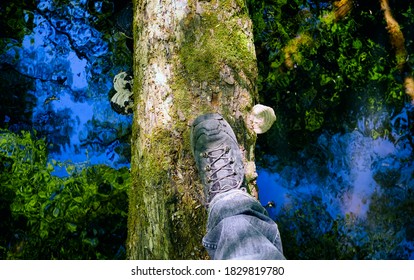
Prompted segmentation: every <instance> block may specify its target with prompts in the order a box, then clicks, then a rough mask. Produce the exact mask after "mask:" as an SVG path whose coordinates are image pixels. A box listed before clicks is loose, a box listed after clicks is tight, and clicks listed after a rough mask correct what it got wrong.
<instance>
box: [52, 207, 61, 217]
mask: <svg viewBox="0 0 414 280" xmlns="http://www.w3.org/2000/svg"><path fill="white" fill-rule="evenodd" d="M59 212H60V210H59V208H57V207H56V208H55V209H54V210H53V213H52V215H53V217H55V218H57V217H58V216H59Z"/></svg>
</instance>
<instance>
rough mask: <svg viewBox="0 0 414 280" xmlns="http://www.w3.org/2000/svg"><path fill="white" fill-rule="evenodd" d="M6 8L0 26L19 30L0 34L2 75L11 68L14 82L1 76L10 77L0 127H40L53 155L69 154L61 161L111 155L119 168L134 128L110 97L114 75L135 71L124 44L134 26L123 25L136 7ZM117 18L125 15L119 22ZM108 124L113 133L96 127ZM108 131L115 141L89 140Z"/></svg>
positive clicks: (44, 4) (47, 4)
mask: <svg viewBox="0 0 414 280" xmlns="http://www.w3.org/2000/svg"><path fill="white" fill-rule="evenodd" d="M3 3H4V7H7V9H6V8H5V9H0V15H3V16H4V15H6V16H8V19H5V18H2V19H0V26H4V27H10V26H11V25H13V28H14V30H15V32H14V33H11V32H3V31H0V32H2V33H1V34H0V35H1V36H0V37H1V38H2V39H1V43H0V45H1V46H2V51H1V52H0V64H1V65H3V66H2V69H0V70H3V69H4V70H5V71H6V70H7V71H8V70H9V69H10V70H11V71H12V72H13V73H15V77H16V78H10V77H8V76H7V74H4V75H2V77H1V79H4V80H7V82H5V83H2V88H1V90H2V91H4V92H7V94H8V95H7V96H8V97H6V102H4V103H3V105H1V106H5V109H4V110H1V113H0V114H1V115H0V117H1V119H0V122H1V124H0V125H1V126H2V127H6V126H8V127H10V125H14V127H15V129H16V130H20V129H26V130H27V129H30V128H31V127H32V128H33V129H35V130H38V132H39V134H38V135H39V136H45V137H46V138H47V141H48V142H49V143H50V144H53V145H50V146H49V147H50V148H51V150H50V151H51V152H52V153H64V154H66V156H65V157H64V158H61V159H63V160H64V159H71V155H70V154H71V153H73V154H74V155H75V154H85V152H86V151H88V152H89V154H94V153H95V154H98V153H102V151H106V153H108V154H111V155H108V156H107V157H106V160H105V161H106V162H108V163H110V164H112V163H113V164H116V163H114V162H113V160H114V158H115V157H114V156H113V155H112V154H113V153H117V152H118V151H123V152H122V155H119V156H120V157H121V158H124V159H123V160H122V161H123V162H124V163H125V152H124V150H125V146H126V145H127V146H129V140H128V137H127V135H125V134H124V133H129V131H128V130H125V129H123V128H122V127H127V126H129V124H130V122H131V117H125V116H118V115H117V114H116V113H115V112H114V111H113V110H112V109H111V107H110V104H109V97H108V95H109V91H110V90H111V88H112V87H113V85H112V80H113V77H114V76H115V75H116V74H117V73H119V72H121V71H126V70H129V69H130V68H131V61H132V57H131V53H130V50H129V49H128V47H127V41H128V44H129V42H130V39H128V38H127V37H126V35H128V36H130V35H131V33H128V28H130V27H131V26H130V25H129V26H128V25H126V27H125V23H127V22H128V20H129V19H128V18H129V17H130V16H132V14H131V13H129V12H131V11H132V10H129V12H128V11H127V10H125V9H124V10H123V8H124V7H127V6H128V5H127V3H129V1H82V0H80V1H65V0H63V1H48V0H43V1H37V2H36V4H37V5H36V6H31V5H29V4H25V3H17V4H16V3H14V1H6V2H2V5H3ZM125 11H126V12H125ZM17 15H20V17H17ZM114 15H120V17H119V16H118V20H117V18H116V17H115V16H114ZM16 21H18V23H16ZM115 22H116V23H117V24H116V25H115ZM16 26H17V27H18V28H17V27H16ZM19 28H20V29H22V30H23V31H24V32H23V31H19V30H17V29H19ZM119 28H121V29H119ZM7 30H10V28H9V29H7ZM18 31H19V32H18ZM5 71H2V73H4V72H5ZM17 77H22V78H21V80H23V81H27V84H28V85H29V84H32V85H33V86H32V87H31V88H30V89H31V91H30V92H28V88H22V87H24V83H20V84H18V85H17V82H18V78H17ZM14 81H15V82H14ZM16 85H17V86H16ZM10 88H13V89H12V90H9V89H10ZM17 91H18V93H16V92H17ZM26 92H27V93H26ZM23 95H25V96H26V97H24V98H23ZM31 96H32V97H31ZM29 97H30V98H29ZM28 98H29V99H28ZM16 99H18V100H16ZM16 101H17V102H16ZM18 102H20V103H21V104H19V103H18ZM11 103H13V104H11ZM30 104H31V105H30ZM15 107H19V109H16V108H15ZM76 107H82V108H83V111H80V110H76ZM21 111H22V112H21ZM20 112H21V113H20ZM6 116H7V117H6ZM92 119H94V120H98V121H97V122H95V121H94V122H92ZM104 119H106V120H107V121H108V123H109V126H112V128H111V129H109V130H108V129H107V128H106V127H103V126H101V125H98V126H94V125H91V124H96V123H99V122H100V120H104ZM87 124H88V125H87ZM119 124H121V126H120V127H121V129H118V127H119ZM85 130H88V131H85ZM103 134H106V135H110V136H107V138H110V139H112V140H111V141H101V140H100V139H99V138H97V139H93V140H91V139H90V137H91V136H92V135H95V136H96V135H103ZM85 135H88V136H87V137H85ZM91 143H95V145H91ZM96 144H97V145H96ZM105 145H108V146H106V147H105ZM108 149H110V151H108ZM52 156H53V155H52ZM119 156H118V157H119ZM96 160H98V159H96ZM92 161H93V160H92ZM99 161H102V158H101V159H100V160H99Z"/></svg>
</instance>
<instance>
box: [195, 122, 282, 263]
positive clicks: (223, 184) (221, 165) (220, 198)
mask: <svg viewBox="0 0 414 280" xmlns="http://www.w3.org/2000/svg"><path fill="white" fill-rule="evenodd" d="M191 142H192V149H193V154H194V158H195V161H196V164H197V168H198V170H199V174H200V177H201V181H202V183H203V186H204V191H205V194H206V197H207V205H208V211H209V215H208V222H207V234H206V236H205V237H204V238H203V245H204V246H205V247H206V249H207V251H208V253H209V255H210V257H211V258H212V259H284V256H283V251H282V244H281V240H280V235H279V230H278V228H277V225H276V224H275V223H274V222H273V221H272V220H271V219H270V218H269V217H268V215H267V212H266V210H265V209H264V208H263V207H262V206H261V205H260V203H259V202H258V201H257V200H256V199H255V198H253V197H252V196H250V195H249V194H247V192H246V189H245V188H244V187H243V178H244V167H243V162H242V157H241V152H240V149H239V146H238V144H237V140H236V136H235V135H234V132H233V130H232V129H231V127H230V125H229V124H228V123H227V122H226V121H225V120H224V119H223V117H222V116H220V115H218V114H207V115H203V116H200V117H198V118H197V119H196V120H195V121H194V123H193V125H192V130H191Z"/></svg>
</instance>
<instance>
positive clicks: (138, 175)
mask: <svg viewBox="0 0 414 280" xmlns="http://www.w3.org/2000/svg"><path fill="white" fill-rule="evenodd" d="M133 55H134V100H135V105H134V107H135V108H134V122H133V137H132V161H131V173H132V178H133V180H132V181H133V183H132V187H131V191H130V197H129V203H130V206H129V221H128V241H127V255H128V258H129V259H205V258H207V254H206V252H205V251H204V249H203V247H202V245H201V239H202V237H203V235H204V234H205V224H206V219H207V213H206V210H205V208H204V206H203V201H204V195H203V187H202V185H201V183H200V182H199V179H198V173H197V170H196V168H195V162H194V159H193V156H192V153H191V148H190V129H189V128H190V125H191V123H192V121H193V120H194V119H195V118H196V117H197V116H198V115H200V114H203V113H207V112H218V113H221V114H222V115H223V116H224V117H225V118H226V119H227V121H228V122H229V123H230V124H231V125H232V127H233V129H234V130H235V133H236V135H237V137H238V140H239V144H240V146H241V148H242V149H243V151H244V159H245V166H246V168H248V169H249V170H247V173H248V174H247V176H246V177H247V178H248V181H249V187H250V188H251V189H252V191H254V190H253V187H254V184H255V180H254V179H255V167H254V145H255V141H256V135H255V134H254V133H253V131H252V130H250V129H249V128H247V126H246V122H245V120H246V118H247V116H248V112H249V111H250V109H251V107H252V105H253V103H254V100H255V98H256V94H257V92H256V88H255V83H256V78H257V65H256V56H255V51H254V45H253V35H252V24H251V21H250V19H249V17H248V12H247V7H246V5H245V2H244V0H210V1H208V0H207V1H197V0H163V1H161V0H134V54H133Z"/></svg>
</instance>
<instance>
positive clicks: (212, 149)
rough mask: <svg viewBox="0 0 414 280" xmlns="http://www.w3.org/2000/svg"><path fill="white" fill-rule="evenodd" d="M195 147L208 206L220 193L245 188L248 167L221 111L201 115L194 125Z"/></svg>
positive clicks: (195, 157) (193, 139)
mask: <svg viewBox="0 0 414 280" xmlns="http://www.w3.org/2000/svg"><path fill="white" fill-rule="evenodd" d="M191 147H192V150H193V155H194V159H195V161H196V165H197V168H198V172H199V175H200V178H201V182H202V183H203V185H204V193H205V195H206V198H207V205H208V204H209V203H210V202H211V200H212V199H213V198H214V196H215V195H216V194H218V193H223V192H227V191H229V190H232V189H242V190H243V191H246V189H245V188H243V187H242V184H243V179H244V167H243V161H242V155H241V151H240V148H239V145H238V144H237V139H236V136H235V135H234V132H233V130H232V128H231V127H230V125H229V124H228V123H227V122H226V120H224V119H223V117H222V116H221V115H219V114H206V115H202V116H199V117H198V118H197V119H196V120H195V121H194V122H193V124H192V127H191Z"/></svg>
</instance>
